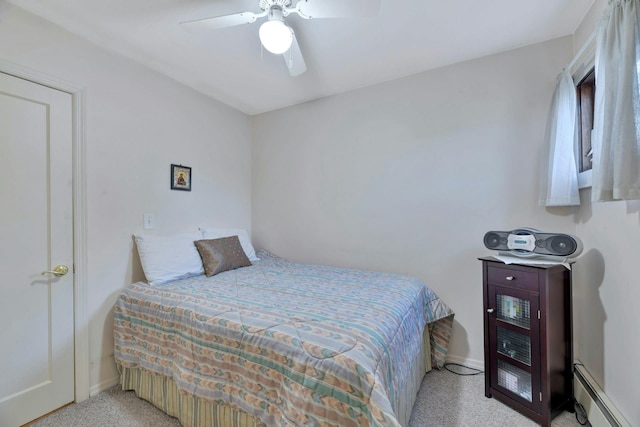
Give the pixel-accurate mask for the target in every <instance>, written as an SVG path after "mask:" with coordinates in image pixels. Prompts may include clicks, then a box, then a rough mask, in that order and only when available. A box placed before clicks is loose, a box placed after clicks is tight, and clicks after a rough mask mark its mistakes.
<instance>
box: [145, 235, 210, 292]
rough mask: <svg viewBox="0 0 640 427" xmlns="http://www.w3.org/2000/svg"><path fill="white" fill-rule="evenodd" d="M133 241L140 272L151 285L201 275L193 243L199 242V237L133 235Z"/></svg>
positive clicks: (201, 270)
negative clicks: (136, 247)
mask: <svg viewBox="0 0 640 427" xmlns="http://www.w3.org/2000/svg"><path fill="white" fill-rule="evenodd" d="M134 237H135V240H136V244H137V245H138V254H140V262H141V263H142V269H143V270H144V275H145V277H146V278H147V282H148V283H149V284H150V285H159V284H161V283H165V282H169V281H171V280H176V279H182V278H185V277H190V276H197V275H200V274H204V268H203V266H202V258H200V254H199V253H198V249H196V246H195V245H194V243H193V242H195V241H196V240H200V239H202V233H200V232H193V233H185V234H173V235H168V236H156V235H148V234H147V235H144V234H136V235H134Z"/></svg>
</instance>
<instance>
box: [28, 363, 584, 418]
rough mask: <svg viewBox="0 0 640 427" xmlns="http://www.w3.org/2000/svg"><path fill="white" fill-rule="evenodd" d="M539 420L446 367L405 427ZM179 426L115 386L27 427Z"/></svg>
mask: <svg viewBox="0 0 640 427" xmlns="http://www.w3.org/2000/svg"><path fill="white" fill-rule="evenodd" d="M536 425H537V424H536V423H534V422H533V421H531V420H529V419H528V418H525V417H524V416H522V415H520V414H519V413H517V412H516V411H514V410H512V409H511V408H509V407H508V406H506V405H503V404H502V403H500V402H498V401H497V400H495V399H487V398H486V397H484V376H483V375H475V376H460V375H456V374H454V373H451V372H449V371H447V370H440V371H438V370H434V371H432V372H429V373H428V374H427V375H426V376H425V378H424V380H423V382H422V387H421V389H420V392H419V393H418V398H417V400H416V403H415V406H414V407H413V413H412V415H411V420H410V421H409V426H408V427H426V426H435V427H453V426H461V427H462V426H464V427H470V426H482V427H490V426H496V427H498V426H499V427H504V426H510V427H529V426H531V427H534V426H536ZM552 425H553V427H570V426H571V427H575V426H579V425H580V424H579V423H578V421H577V420H576V417H575V414H572V413H569V412H564V413H563V414H561V415H560V416H558V417H557V418H555V419H554V420H553V424H552ZM112 426H118V427H179V426H180V423H179V422H178V420H176V419H175V418H172V417H169V416H168V415H165V414H164V413H163V412H162V411H160V410H159V409H156V408H155V407H154V406H153V405H151V404H150V403H148V402H146V401H144V400H142V399H139V398H137V397H136V395H135V394H134V393H133V392H131V391H126V392H125V391H122V390H121V389H120V386H116V387H114V388H112V389H110V390H108V391H105V392H103V393H100V394H98V395H96V396H94V397H92V398H91V399H89V400H87V401H84V402H82V403H79V404H75V405H71V406H68V407H66V408H64V409H62V410H60V411H58V412H56V413H54V414H52V415H50V416H48V417H46V418H43V419H41V420H39V421H38V422H36V423H34V424H31V426H30V427H112Z"/></svg>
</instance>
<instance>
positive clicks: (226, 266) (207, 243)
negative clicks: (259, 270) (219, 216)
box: [193, 236, 252, 277]
mask: <svg viewBox="0 0 640 427" xmlns="http://www.w3.org/2000/svg"><path fill="white" fill-rule="evenodd" d="M193 243H194V244H195V245H196V248H197V249H198V252H199V253H200V258H202V265H203V266H204V273H205V274H206V275H207V276H208V277H211V276H214V275H216V274H218V273H222V272H223V271H228V270H235V269H236V268H240V267H248V266H250V265H252V264H251V261H249V258H247V255H246V254H245V253H244V250H243V249H242V245H241V244H240V239H238V236H231V237H222V238H220V239H207V240H196V241H195V242H193Z"/></svg>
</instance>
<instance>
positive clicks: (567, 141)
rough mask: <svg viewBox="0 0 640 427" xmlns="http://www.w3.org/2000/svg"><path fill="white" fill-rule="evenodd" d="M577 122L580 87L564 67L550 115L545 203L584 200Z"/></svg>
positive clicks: (542, 185)
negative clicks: (579, 183) (580, 175)
mask: <svg viewBox="0 0 640 427" xmlns="http://www.w3.org/2000/svg"><path fill="white" fill-rule="evenodd" d="M576 125H577V100H576V87H575V84H574V83H573V79H572V78H571V75H570V74H569V72H568V71H567V70H564V71H563V72H562V73H561V74H560V75H559V76H558V81H557V85H556V90H555V92H554V93H553V98H552V99H551V108H550V109H549V116H548V118H547V128H546V131H545V139H544V149H543V150H544V151H543V156H542V158H543V160H542V171H541V172H542V173H541V178H542V179H541V183H540V200H539V203H540V205H542V206H571V205H579V204H580V191H579V189H578V168H577V161H576V155H575V148H576V146H577V145H576V139H577V126H576Z"/></svg>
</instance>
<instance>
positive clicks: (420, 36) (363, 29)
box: [8, 0, 594, 115]
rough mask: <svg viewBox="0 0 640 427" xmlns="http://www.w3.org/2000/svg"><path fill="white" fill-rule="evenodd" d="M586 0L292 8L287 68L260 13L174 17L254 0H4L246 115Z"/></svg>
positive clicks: (483, 39) (558, 25)
mask: <svg viewBox="0 0 640 427" xmlns="http://www.w3.org/2000/svg"><path fill="white" fill-rule="evenodd" d="M314 1H322V0H314ZM344 1H355V0H344ZM358 1H362V0H358ZM593 1H594V0H529V1H524V0H444V1H443V0H439V1H435V0H404V1H392V0H382V5H381V8H380V11H379V14H378V15H377V16H375V17H370V18H364V17H358V18H340V19H313V20H304V19H302V18H300V17H299V16H298V15H296V14H291V15H290V16H289V18H287V24H289V25H290V26H291V27H292V28H293V29H294V31H295V33H296V37H297V39H298V42H299V44H300V47H301V49H302V52H303V55H304V58H305V61H306V63H307V72H306V73H304V74H302V75H301V76H298V77H290V76H289V73H288V71H287V68H286V65H285V62H284V60H283V58H282V57H280V56H276V55H273V54H271V53H269V52H267V51H266V50H264V51H263V50H262V49H261V46H260V42H259V39H258V28H259V24H260V23H261V22H262V19H261V20H259V21H258V22H256V23H254V24H247V25H241V26H237V27H231V28H225V29H221V30H216V31H211V32H205V33H198V34H194V33H190V32H187V31H185V30H184V28H183V27H181V26H179V25H178V23H179V22H182V21H188V20H194V19H200V18H206V17H212V16H219V15H226V14H232V13H236V12H243V11H252V12H259V11H260V8H259V7H258V3H259V0H8V2H10V3H12V4H14V5H15V6H18V7H22V8H24V9H26V10H28V11H30V12H32V13H34V14H36V15H39V16H41V17H43V18H45V19H47V20H49V21H52V22H54V23H56V24H58V25H60V26H61V27H64V28H66V29H67V30H68V31H70V32H72V33H75V34H77V35H79V36H80V37H83V38H85V39H87V40H89V41H91V42H94V43H96V44H98V45H100V46H103V47H105V48H107V49H110V50H112V51H116V52H118V53H120V54H123V55H125V56H127V57H129V58H131V59H133V60H136V61H139V62H141V63H143V64H145V65H147V66H149V67H151V68H153V69H155V70H157V71H159V72H161V73H164V74H166V75H168V76H170V77H172V78H174V79H176V80H178V81H180V82H182V83H184V84H186V85H188V86H190V87H192V88H194V89H196V90H198V91H200V92H202V93H204V94H206V95H209V96H211V97H213V98H215V99H217V100H219V101H221V102H223V103H225V104H227V105H230V106H231V107H234V108H236V109H238V110H240V111H243V112H244V113H247V114H249V115H254V114H259V113H263V112H266V111H270V110H275V109H278V108H282V107H286V106H290V105H294V104H298V103H301V102H305V101H309V100H313V99H317V98H322V97H325V96H329V95H333V94H337V93H341V92H345V91H349V90H352V89H355V88H359V87H364V86H369V85H373V84H377V83H381V82H384V81H389V80H393V79H397V78H400V77H404V76H408V75H411V74H415V73H419V72H422V71H426V70H429V69H433V68H438V67H442V66H444V65H448V64H453V63H456V62H461V61H465V60H469V59H473V58H478V57H482V56H485V55H490V54H493V53H498V52H503V51H506V50H509V49H513V48H517V47H521V46H525V45H529V44H533V43H537V42H541V41H545V40H550V39H553V38H556V37H560V36H565V35H568V34H573V33H574V31H575V30H576V28H577V26H578V24H579V23H580V21H581V20H582V19H583V17H584V16H585V14H586V12H587V11H588V10H589V8H590V7H591V5H592V4H593ZM296 2H297V0H292V3H293V4H295V3H296ZM374 3H375V1H374ZM263 19H264V18H263Z"/></svg>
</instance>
